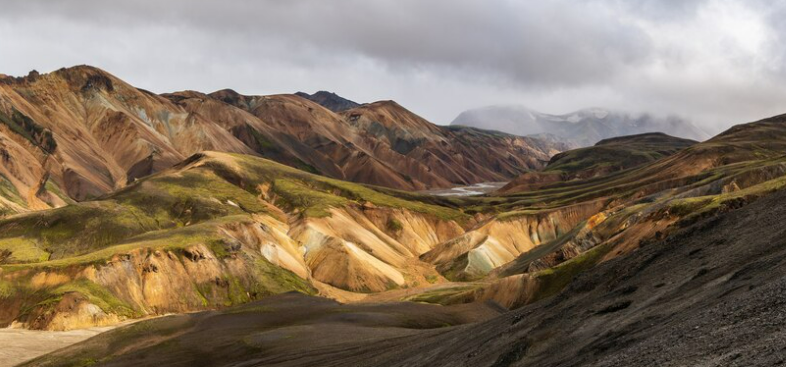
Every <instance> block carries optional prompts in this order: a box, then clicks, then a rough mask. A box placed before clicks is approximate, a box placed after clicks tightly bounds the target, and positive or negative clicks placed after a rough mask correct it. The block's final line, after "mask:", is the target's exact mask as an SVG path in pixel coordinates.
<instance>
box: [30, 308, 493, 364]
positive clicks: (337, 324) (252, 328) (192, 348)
mask: <svg viewBox="0 0 786 367" xmlns="http://www.w3.org/2000/svg"><path fill="white" fill-rule="evenodd" d="M499 314H500V308H499V307H495V306H494V305H491V304H488V305H486V304H473V305H461V306H451V307H441V306H434V305H423V304H417V303H388V304H377V305H364V304H358V305H340V304H338V303H336V302H335V301H331V300H327V299H322V298H316V297H308V296H304V295H302V294H298V293H288V294H283V295H278V296H274V297H271V298H268V299H266V300H264V301H260V302H255V303H251V304H248V305H245V306H242V307H236V308H232V309H227V310H225V311H220V312H205V313H197V314H190V315H178V316H167V317H164V318H161V319H155V320H149V321H142V322H140V323H138V324H134V325H131V326H129V327H125V328H121V329H118V330H113V331H111V332H109V333H106V334H102V335H101V338H94V339H91V340H88V341H86V342H85V343H82V344H79V345H77V346H75V347H74V349H72V350H67V351H63V353H56V354H52V355H49V356H46V357H43V358H40V359H38V360H36V361H33V362H31V363H28V364H27V365H34V366H41V365H45V366H73V365H80V364H81V365H85V364H87V365H107V366H130V365H135V366H140V365H162V366H184V367H185V366H225V365H239V366H252V365H278V364H284V365H298V366H305V365H321V366H328V365H336V363H339V364H340V363H341V362H340V361H336V363H332V362H331V361H329V360H325V359H324V358H322V356H321V354H322V351H323V350H325V349H332V348H342V347H348V348H356V347H357V346H358V345H362V346H363V347H364V348H373V346H374V344H375V343H377V342H380V341H384V340H387V339H390V338H410V337H416V336H418V335H419V331H422V330H444V329H446V328H449V327H450V326H455V325H461V324H466V323H470V322H478V321H482V320H487V319H489V318H491V317H494V316H497V315H499ZM218 330H221V332H218V333H217V331H218ZM73 351H77V352H76V353H74V352H73ZM315 359H316V360H319V361H320V362H319V363H317V362H316V361H315ZM315 363H316V364H315Z"/></svg>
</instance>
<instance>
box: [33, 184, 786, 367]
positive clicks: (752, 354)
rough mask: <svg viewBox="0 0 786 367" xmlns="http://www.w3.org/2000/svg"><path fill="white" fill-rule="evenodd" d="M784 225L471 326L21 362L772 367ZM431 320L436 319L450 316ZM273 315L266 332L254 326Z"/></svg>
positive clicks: (710, 226) (668, 248)
mask: <svg viewBox="0 0 786 367" xmlns="http://www.w3.org/2000/svg"><path fill="white" fill-rule="evenodd" d="M784 220H786V193H784V192H779V193H777V194H774V195H772V196H770V197H767V198H765V199H761V200H759V201H758V202H756V203H754V204H751V205H749V206H747V207H745V208H743V209H740V210H738V211H733V212H729V213H726V214H722V215H720V216H717V217H713V218H709V219H707V220H704V221H700V222H698V223H695V224H692V225H687V226H685V227H683V228H681V229H680V230H678V231H677V232H676V233H674V234H673V235H672V236H670V237H669V238H667V239H665V240H658V241H649V242H647V243H646V244H643V245H642V247H641V248H640V249H639V250H638V251H636V252H634V253H632V254H630V255H629V256H626V257H621V258H617V259H614V260H610V261H607V262H605V263H603V264H601V265H599V266H597V267H596V268H594V269H592V270H590V271H587V272H586V273H584V274H581V275H579V276H578V277H576V279H575V280H574V281H573V282H572V283H571V284H570V286H569V287H568V288H567V289H566V290H565V291H563V292H561V293H560V294H558V295H557V296H555V297H553V298H550V299H547V300H544V301H541V302H538V303H535V304H532V305H529V306H526V307H524V308H521V309H518V310H515V311H512V312H509V313H507V314H504V315H502V316H499V317H496V318H494V319H492V320H490V321H485V322H479V323H475V324H471V325H466V326H458V327H446V328H441V329H434V330H427V331H418V332H416V331H413V330H409V331H408V332H406V333H403V332H401V331H397V330H399V329H389V328H376V329H362V330H363V331H364V334H357V332H358V331H357V330H358V328H362V327H363V325H368V322H370V320H373V318H369V317H359V316H357V315H354V316H350V315H353V313H352V312H351V311H349V310H347V311H348V312H350V313H348V314H347V317H348V318H347V319H345V320H349V319H350V318H351V319H352V320H353V321H351V322H350V324H351V325H352V326H347V325H345V324H343V322H344V321H338V322H339V323H337V324H336V323H334V324H331V325H322V326H321V327H320V328H316V329H311V326H302V327H300V328H295V327H293V328H288V329H287V328H285V329H283V330H282V329H280V327H279V326H276V325H278V320H281V317H286V315H289V314H290V311H289V309H291V308H288V309H287V310H283V309H278V308H277V307H276V306H275V305H276V303H272V306H270V307H266V306H264V305H263V304H260V306H247V307H244V308H239V309H234V310H232V311H227V312H225V313H224V314H225V315H226V314H235V315H236V316H235V318H234V319H232V318H230V317H229V316H221V317H223V318H224V319H225V320H224V321H221V322H217V321H219V320H221V318H220V317H217V316H215V315H214V314H201V315H197V316H193V317H180V318H166V319H160V320H152V321H148V322H145V323H142V324H139V325H134V326H130V327H125V328H121V329H119V330H117V331H114V332H112V333H111V334H109V335H107V336H106V337H104V336H100V337H96V338H93V339H91V340H88V341H87V342H84V343H82V344H79V345H76V346H73V347H70V348H68V349H65V350H63V351H60V352H57V353H55V354H52V355H50V356H46V357H43V358H40V359H38V360H35V361H33V362H31V363H28V364H26V365H28V366H70V365H73V364H74V363H79V362H82V361H90V362H91V363H96V364H97V365H112V366H115V365H116V366H126V365H136V364H138V363H141V362H144V363H149V364H161V363H166V364H168V363H174V365H184V366H185V365H225V364H227V363H228V362H230V361H244V362H245V363H240V364H237V365H267V366H303V365H325V366H328V365H330V366H494V367H504V366H653V365H657V366H696V365H713V366H719V365H724V366H726V365H741V366H742V365H744V366H775V365H779V364H782V363H783V356H784V353H785V352H786V351H784V349H783V348H784V347H783V346H784V341H786V331H784V329H783V327H782V326H783V325H784V324H786V314H784V313H783V312H782V309H783V307H784V305H786V240H785V239H786V228H784V227H783V226H781V225H780V224H781V223H782V222H783V221H784ZM293 301H294V300H293ZM297 302H309V301H308V300H306V299H303V300H299V301H297ZM297 302H296V303H295V305H293V306H292V307H295V309H296V310H297V309H298V308H297V307H298V306H297ZM391 307H392V306H391ZM380 309H385V307H381V308H380ZM445 311H446V312H450V309H445ZM416 315H421V314H420V313H414V314H413V316H412V317H413V319H412V320H418V317H419V316H416ZM436 315H437V314H432V315H430V316H429V318H432V317H436V318H439V317H444V316H436ZM265 318H269V319H270V320H271V321H267V322H264V321H259V322H260V324H259V325H258V326H257V327H254V326H253V325H254V324H253V323H250V320H265ZM272 320H276V321H275V322H274V321H272ZM378 322H379V321H377V323H378ZM413 322H416V323H419V322H423V321H413ZM431 322H433V321H431ZM307 325H311V322H308V323H307ZM377 325H379V324H377ZM410 325H411V324H410ZM388 326H394V325H389V324H388ZM247 327H250V328H251V329H253V330H248V329H247ZM345 327H348V328H349V329H342V328H345ZM217 330H226V331H224V332H222V333H220V335H222V338H221V342H220V343H219V345H227V346H230V345H232V346H234V347H232V348H231V349H224V350H219V351H217V352H218V353H219V355H220V356H226V358H227V359H226V360H225V359H220V360H211V359H210V356H206V355H204V354H203V352H202V351H203V350H204V349H203V348H204V347H203V346H202V344H201V343H202V342H203V341H206V340H215V339H214V338H215V336H214V335H216V331H217ZM310 330H313V332H317V333H323V332H325V331H326V330H330V331H338V330H343V331H350V330H351V332H350V333H348V334H346V335H348V339H344V342H338V341H335V344H332V345H331V343H325V342H324V341H322V342H320V347H319V348H310V347H311V343H312V341H311V339H310V337H305V338H304V337H302V336H299V335H306V334H302V333H304V332H306V331H309V332H311V331H310ZM365 333H368V334H365ZM317 335H320V334H317ZM357 335H362V336H363V340H358V338H355V336H357ZM153 336H154V338H151V337H153ZM241 336H242V337H243V341H242V342H240V340H239V338H240V337H241ZM312 337H313V336H312ZM227 338H229V340H227ZM233 338H235V339H233ZM284 340H287V341H286V342H285V341H284ZM323 343H324V344H323ZM208 345H211V343H208ZM228 348H229V347H228ZM239 356H242V357H239ZM173 357H176V358H175V359H173Z"/></svg>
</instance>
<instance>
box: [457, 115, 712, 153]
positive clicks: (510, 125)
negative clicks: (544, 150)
mask: <svg viewBox="0 0 786 367" xmlns="http://www.w3.org/2000/svg"><path fill="white" fill-rule="evenodd" d="M451 125H461V126H472V127H477V128H482V129H491V130H499V131H504V132H507V133H511V134H516V135H522V136H527V135H532V136H539V135H542V134H551V135H556V136H558V137H560V138H561V139H563V140H568V141H572V142H575V143H576V144H578V145H579V146H582V147H586V146H591V145H593V144H595V143H597V142H598V141H600V140H603V139H608V138H613V137H617V136H624V135H636V134H643V133H652V132H662V133H666V134H669V135H673V136H678V137H682V138H688V139H693V140H699V141H701V140H705V139H707V138H709V135H708V134H707V133H706V132H704V131H702V130H701V129H699V128H697V127H696V126H694V125H692V124H691V123H690V122H689V121H685V120H683V119H681V118H679V117H674V116H671V117H665V118H663V117H656V116H653V115H650V114H633V113H628V112H623V111H610V110H606V109H602V108H588V109H583V110H579V111H575V112H572V113H567V114H564V115H550V114H546V113H541V112H537V111H534V110H531V109H528V108H525V107H523V106H489V107H483V108H478V109H474V110H468V111H464V112H462V113H461V114H459V115H458V116H457V117H456V118H455V119H454V120H453V122H451Z"/></svg>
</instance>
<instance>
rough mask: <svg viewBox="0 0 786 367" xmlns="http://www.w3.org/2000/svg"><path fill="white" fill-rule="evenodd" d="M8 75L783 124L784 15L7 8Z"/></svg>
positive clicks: (640, 1) (612, 8)
mask: <svg viewBox="0 0 786 367" xmlns="http://www.w3.org/2000/svg"><path fill="white" fill-rule="evenodd" d="M0 8H2V11H0V73H4V74H9V75H25V74H27V72H28V71H29V70H31V69H37V70H38V71H40V72H48V71H52V70H55V69H58V68H60V67H63V66H71V65H77V64H90V65H94V66H98V67H100V68H103V69H105V70H107V71H109V72H111V73H113V74H115V75H116V76H118V77H120V78H121V79H124V80H126V81H128V82H130V83H131V84H133V85H135V86H138V87H141V88H145V89H149V90H152V91H155V92H171V91H176V90H183V89H194V90H200V91H205V92H210V91H213V90H217V89H222V88H233V89H235V90H237V91H239V92H241V93H245V94H274V93H290V92H295V91H298V90H302V91H307V92H314V91H316V90H320V89H326V90H331V91H335V92H337V93H339V94H340V95H343V96H345V97H348V98H350V99H354V100H356V101H358V102H370V101H374V100H380V99H394V100H397V101H399V102H400V103H401V104H403V105H404V106H406V107H408V108H410V109H411V110H413V111H415V112H417V113H419V114H421V115H422V116H424V117H426V118H428V119H430V120H431V121H433V122H435V123H439V124H447V123H449V122H450V121H451V120H452V119H453V118H454V117H455V116H456V115H457V114H458V113H459V112H461V111H463V110H466V109H469V108H475V107H480V106H485V105H496V104H521V105H525V106H528V107H530V108H532V109H536V110H539V111H542V112H547V113H566V112H570V111H572V110H575V109H579V108H583V107H591V106H597V107H608V108H614V109H623V110H629V111H636V112H641V111H648V112H654V113H659V114H678V115H681V116H684V117H687V118H690V119H692V120H693V121H695V122H696V123H698V124H701V125H702V126H704V127H705V128H706V129H707V130H709V131H710V132H717V131H718V130H719V129H722V128H725V127H727V126H730V125H732V124H735V123H740V122H746V121H751V120H754V119H758V118H762V117H767V116H770V115H775V114H779V113H786V63H785V62H786V60H785V59H784V56H786V22H783V21H782V20H783V19H784V18H785V17H786V1H782V0H774V1H759V0H661V1H656V0H586V1H579V0H574V1H568V0H550V1H529V0H520V1H512V0H482V1H481V0H475V1H473V0H375V1H369V0H330V1H326V0H286V1H280V0H269V1H266V0H254V1H252V0H223V1H200V0H168V1H162V0H126V1H122V2H120V1H106V0H70V1H69V0H63V1H56V0H19V1H15V0H2V1H0Z"/></svg>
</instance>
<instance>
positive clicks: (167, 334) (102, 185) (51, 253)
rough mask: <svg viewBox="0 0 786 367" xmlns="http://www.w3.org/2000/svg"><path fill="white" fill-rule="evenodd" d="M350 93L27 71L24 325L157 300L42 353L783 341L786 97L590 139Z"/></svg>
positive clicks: (279, 358) (714, 358) (18, 142)
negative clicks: (727, 123) (149, 85)
mask: <svg viewBox="0 0 786 367" xmlns="http://www.w3.org/2000/svg"><path fill="white" fill-rule="evenodd" d="M317 94H319V93H317ZM309 96H311V95H309ZM311 97H313V96H311ZM326 97H330V98H326V99H322V98H317V97H314V98H313V99H315V100H317V101H319V102H321V103H326V104H329V105H330V106H334V109H335V110H337V111H339V112H338V113H337V112H334V111H333V110H331V109H329V108H326V107H323V106H322V105H320V104H319V103H316V102H314V101H312V98H304V97H301V96H298V95H292V94H286V95H273V96H246V95H242V94H239V93H237V92H234V91H232V90H228V89H227V90H221V91H218V92H213V93H210V94H203V93H199V92H194V91H184V92H176V93H170V94H164V95H157V94H153V93H150V92H145V91H143V90H140V89H137V88H134V87H131V86H130V85H128V84H126V83H124V82H122V81H121V80H120V79H118V78H116V77H114V76H112V75H111V74H108V73H106V72H104V71H101V70H98V69H95V68H91V67H84V66H82V67H76V68H70V69H63V70H60V71H56V72H54V73H51V74H45V75H38V74H37V73H31V74H30V75H28V76H27V77H24V78H10V77H5V78H3V80H2V83H0V107H1V108H0V111H2V115H1V116H0V117H2V124H0V133H2V136H0V137H2V140H0V158H2V162H0V173H2V175H3V177H4V181H3V183H2V184H0V200H2V203H3V205H4V208H5V210H4V212H3V213H2V218H0V326H12V327H16V328H27V329H33V330H46V331H52V332H54V331H65V330H74V329H80V328H87V327H97V326H117V325H120V324H123V323H126V322H131V321H138V320H140V319H144V318H150V319H149V320H144V321H138V322H135V323H131V324H127V325H123V326H119V327H117V328H116V329H114V330H111V331H109V332H107V333H104V334H101V335H98V336H96V337H94V338H91V339H89V340H86V341H84V342H82V343H78V344H74V345H71V346H69V347H67V348H64V349H59V350H57V351H52V353H49V354H46V355H41V356H39V355H37V354H36V355H30V356H29V357H37V358H34V359H32V360H29V361H27V362H26V363H25V364H23V365H27V366H75V365H77V366H78V365H105V366H130V365H175V366H179V365H180V366H190V365H271V366H302V365H337V366H339V365H346V366H409V365H472V366H476V365H477V366H535V365H538V366H539V365H554V366H557V365H582V366H584V365H591V366H608V365H630V366H648V365H685V364H687V365H701V364H715V365H733V364H735V363H738V364H752V365H773V364H777V363H778V362H779V358H780V357H779V356H780V349H778V348H780V347H778V346H779V345H780V344H779V342H780V341H782V339H783V331H782V329H781V328H780V327H779V325H780V324H781V321H783V320H782V319H783V316H782V315H781V314H782V313H780V312H778V310H779V309H780V307H781V306H782V303H783V300H784V299H786V298H784V297H783V295H784V294H786V287H784V284H786V283H784V282H783V280H784V279H786V278H784V274H783V269H786V268H785V267H784V266H783V263H784V260H783V258H784V257H783V254H782V252H783V251H782V248H783V245H784V243H783V238H784V233H783V232H784V231H783V228H782V226H780V225H779V223H780V221H781V220H782V217H783V214H784V213H783V210H781V208H782V207H784V205H783V204H784V202H786V197H785V196H784V193H783V189H784V188H786V115H781V116H775V117H771V118H766V119H763V120H760V121H756V122H751V123H746V124H741V125H737V126H735V127H732V128H730V129H728V130H727V131H725V132H723V133H721V134H719V135H717V136H715V137H712V138H710V139H707V140H705V141H701V142H699V141H696V140H690V139H684V138H678V137H674V136H671V135H667V134H664V133H643V134H635V135H628V136H618V137H613V138H608V139H603V140H601V141H599V142H597V143H596V144H594V145H592V146H587V147H584V148H579V149H568V148H570V146H569V144H566V143H560V142H559V141H556V140H554V138H553V137H552V138H544V139H539V138H522V137H518V136H514V135H510V134H507V133H500V132H496V131H490V130H480V129H477V128H469V127H462V126H449V127H440V126H437V125H434V124H431V123H429V122H428V121H426V120H424V119H422V118H420V117H418V116H417V115H415V114H413V113H412V112H409V111H407V110H406V109H404V108H403V107H401V106H399V105H398V104H396V103H395V102H392V101H381V102H374V103H368V104H361V105H359V106H355V107H351V108H349V109H346V110H343V109H342V108H343V107H335V106H337V104H335V103H334V102H336V101H337V99H336V97H337V96H333V95H328V96H326ZM338 98H340V97H338ZM326 101H330V102H326ZM339 102H340V101H339ZM339 104H341V103H339ZM407 176H409V178H407ZM399 179H400V180H399ZM481 180H504V181H510V182H509V183H508V184H507V185H506V186H504V187H502V188H501V189H499V190H498V191H495V192H491V193H489V194H485V195H479V196H464V197H443V196H434V195H429V194H424V193H419V192H417V189H418V188H420V187H439V186H440V185H445V186H450V185H455V184H464V183H471V182H479V181H481ZM761 340H765V342H761ZM20 362H21V361H20Z"/></svg>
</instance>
